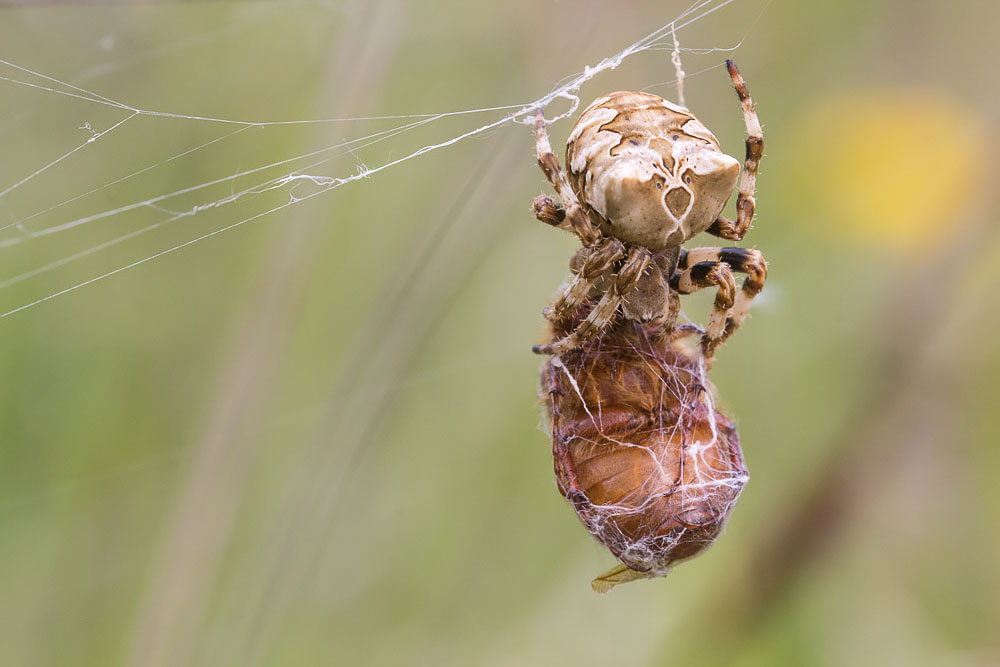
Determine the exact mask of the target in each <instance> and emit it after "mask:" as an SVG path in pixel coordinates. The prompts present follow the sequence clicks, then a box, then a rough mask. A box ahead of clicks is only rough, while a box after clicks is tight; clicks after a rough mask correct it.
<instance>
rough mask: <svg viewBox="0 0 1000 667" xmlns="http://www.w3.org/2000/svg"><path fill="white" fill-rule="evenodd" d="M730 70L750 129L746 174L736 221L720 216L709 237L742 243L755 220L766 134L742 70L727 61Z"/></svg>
mask: <svg viewBox="0 0 1000 667" xmlns="http://www.w3.org/2000/svg"><path fill="white" fill-rule="evenodd" d="M726 67H727V68H729V76H731V77H732V79H733V87H735V88H736V94H737V95H738V96H739V98H740V106H741V107H742V108H743V121H744V123H746V126H747V138H746V149H747V150H746V161H745V162H744V163H743V171H742V173H741V174H740V184H739V190H738V194H737V196H736V220H735V221H734V220H728V219H726V218H723V217H721V216H720V217H719V218H718V219H717V220H716V221H715V222H714V223H712V226H711V227H709V228H708V230H707V231H708V233H709V234H714V235H715V236H719V237H722V238H724V239H727V240H729V241H740V240H742V239H743V237H744V236H746V233H747V232H748V231H750V223H751V222H752V221H753V215H754V210H755V208H756V202H755V200H754V191H755V190H756V188H757V170H758V169H759V168H760V159H761V157H763V155H764V131H763V130H762V129H761V127H760V119H758V118H757V110H756V109H755V108H754V105H753V101H752V100H751V99H750V93H749V92H748V91H747V84H746V83H745V82H744V81H743V77H742V76H740V71H739V70H738V69H736V65H734V64H733V61H732V60H727V61H726Z"/></svg>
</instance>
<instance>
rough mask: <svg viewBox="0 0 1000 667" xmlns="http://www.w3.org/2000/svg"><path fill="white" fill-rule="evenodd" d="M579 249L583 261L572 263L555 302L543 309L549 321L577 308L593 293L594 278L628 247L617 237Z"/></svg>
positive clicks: (609, 268) (616, 259)
mask: <svg viewBox="0 0 1000 667" xmlns="http://www.w3.org/2000/svg"><path fill="white" fill-rule="evenodd" d="M580 253H585V259H584V260H583V263H582V264H580V265H579V266H576V267H574V266H573V263H571V264H570V266H571V268H572V270H573V275H572V277H570V279H569V280H567V281H566V282H565V283H564V284H563V286H562V287H561V288H560V289H559V292H558V293H557V294H556V297H555V299H554V300H553V301H552V303H551V304H550V305H548V306H546V307H545V308H544V309H543V310H542V315H544V316H545V319H547V320H549V321H550V322H554V321H556V320H560V319H562V318H564V317H566V316H567V315H570V314H571V313H572V312H573V311H574V310H576V308H577V307H578V306H579V305H580V304H581V303H583V302H584V300H585V299H586V298H587V296H588V295H589V294H590V290H591V289H592V288H593V286H594V281H595V280H597V279H598V278H600V277H601V276H602V275H604V274H605V273H607V272H608V271H610V270H611V267H612V266H613V265H614V263H615V262H617V261H618V260H620V259H621V258H622V257H624V256H625V247H624V246H623V245H622V243H621V241H619V240H618V239H614V238H606V239H604V240H603V241H601V242H600V243H599V244H598V245H596V246H594V247H593V248H584V249H582V250H581V251H580ZM578 256H579V253H578ZM574 259H575V258H574Z"/></svg>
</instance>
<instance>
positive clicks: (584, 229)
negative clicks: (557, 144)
mask: <svg viewBox="0 0 1000 667" xmlns="http://www.w3.org/2000/svg"><path fill="white" fill-rule="evenodd" d="M535 151H536V153H537V155H538V166H539V167H541V168H542V171H543V172H544V173H545V177H546V178H547V179H549V183H551V184H552V186H553V187H554V188H555V189H556V194H558V195H559V199H560V200H561V201H562V207H563V209H564V211H563V213H562V215H563V217H564V219H565V221H566V222H567V223H568V227H569V229H571V230H572V231H573V232H574V233H576V235H577V236H579V237H580V241H581V242H582V243H583V245H585V246H592V245H596V244H597V243H598V242H599V241H600V240H601V232H600V231H599V230H598V229H597V228H596V227H594V225H592V224H591V222H590V217H589V216H588V215H587V212H586V211H585V210H583V207H582V206H580V203H579V202H578V201H577V197H576V193H575V192H574V191H573V186H571V185H570V184H569V181H568V180H567V179H566V175H565V174H564V173H563V171H562V168H560V166H559V159H558V158H557V157H556V155H555V153H553V152H552V146H551V144H550V143H549V135H548V133H547V132H546V131H545V116H544V115H543V114H542V110H541V109H539V110H538V111H537V112H536V113H535ZM540 205H542V206H543V207H544V206H545V202H544V200H543V201H542V202H541V203H540V202H539V199H537V198H536V199H535V203H534V208H535V216H536V217H538V219H539V220H542V221H543V222H548V224H552V223H551V222H549V221H548V220H547V219H545V218H543V217H542V216H541V215H539V206H540ZM556 208H558V207H556ZM556 226H560V227H561V226H562V224H561V223H557V225H556Z"/></svg>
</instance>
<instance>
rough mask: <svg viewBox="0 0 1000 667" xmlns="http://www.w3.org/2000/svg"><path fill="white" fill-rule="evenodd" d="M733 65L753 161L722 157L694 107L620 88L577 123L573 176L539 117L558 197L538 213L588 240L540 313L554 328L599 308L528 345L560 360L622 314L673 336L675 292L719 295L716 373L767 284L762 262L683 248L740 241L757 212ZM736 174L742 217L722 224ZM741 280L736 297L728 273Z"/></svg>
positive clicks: (709, 342) (750, 118) (745, 105)
mask: <svg viewBox="0 0 1000 667" xmlns="http://www.w3.org/2000/svg"><path fill="white" fill-rule="evenodd" d="M726 67H727V68H728V70H729V75H730V77H731V78H732V80H733V86H734V87H735V88H736V93H737V95H738V96H739V99H740V105H741V106H742V109H743V119H744V122H745V123H746V128H747V138H746V160H745V162H744V166H743V171H742V177H740V166H739V161H738V160H736V159H735V158H733V157H730V156H729V155H726V154H725V153H723V152H722V149H721V147H720V145H719V141H718V140H717V139H716V138H715V136H714V135H713V134H712V133H711V132H709V130H708V129H707V128H706V127H705V126H704V125H702V123H701V122H700V121H698V119H697V118H695V116H694V115H693V114H692V113H691V112H690V111H688V109H687V108H685V107H683V106H679V105H676V104H673V103H671V102H668V101H667V100H665V99H663V98H661V97H658V96H657V95H651V94H648V93H635V92H615V93H611V94H609V95H606V96H604V97H601V98H599V99H597V100H595V101H594V102H593V103H592V104H591V105H590V106H589V107H587V109H586V110H584V112H583V113H582V114H581V115H580V118H579V120H577V123H576V125H575V126H574V128H573V131H572V132H571V133H570V136H569V140H568V141H567V145H566V164H567V166H568V168H569V176H568V178H567V175H566V174H564V173H563V171H562V169H561V167H560V166H559V160H558V158H556V156H555V155H554V154H553V153H552V148H551V145H550V143H549V138H548V134H547V132H546V129H545V126H546V121H545V116H544V115H543V114H542V111H541V109H539V110H538V111H537V112H536V117H535V143H536V150H537V154H538V164H539V166H540V167H541V168H542V171H543V172H544V173H545V176H546V177H547V178H548V180H549V182H550V183H551V184H552V185H553V187H554V188H555V190H556V193H557V194H558V197H559V201H558V202H557V201H556V200H554V199H553V198H552V197H548V196H546V195H540V196H538V197H536V198H535V200H534V203H533V209H534V214H535V217H537V218H538V219H539V220H541V221H542V222H544V223H546V224H549V225H552V226H555V227H559V228H561V229H565V230H567V231H570V232H573V233H575V234H576V235H577V236H578V237H579V239H580V241H581V242H582V244H583V248H581V249H580V250H579V251H577V253H576V254H575V255H574V256H573V258H572V259H571V260H570V271H571V276H570V278H569V279H568V280H567V281H566V282H565V283H564V284H563V285H562V287H561V288H560V289H559V291H558V292H557V294H556V296H555V298H554V300H553V301H552V303H551V304H550V305H549V306H547V307H546V308H545V309H544V310H543V314H544V316H545V317H546V319H548V320H549V321H550V322H553V323H555V322H559V321H564V320H566V319H567V318H569V317H571V316H572V314H573V313H574V312H576V311H577V309H578V308H579V307H580V306H581V305H582V304H584V303H585V302H590V301H596V305H594V307H593V308H592V309H591V310H590V312H589V314H588V315H587V317H586V318H584V319H583V320H582V321H580V322H579V324H578V325H577V326H576V327H575V328H574V329H573V330H572V331H570V332H569V333H567V334H566V335H564V336H563V337H562V338H560V339H558V340H555V341H553V342H551V343H548V344H544V345H536V346H534V347H533V348H532V349H533V351H534V352H535V353H537V354H550V355H561V354H563V353H566V352H569V351H570V350H573V349H575V348H578V347H580V346H581V345H582V344H583V343H585V342H586V341H588V340H590V339H591V338H593V337H595V336H597V335H598V334H600V333H602V332H604V331H605V330H606V329H607V328H608V327H609V326H610V325H611V324H612V322H613V321H614V320H615V317H616V315H617V314H618V313H621V315H622V316H623V317H624V318H625V319H626V320H633V321H637V322H640V323H648V322H653V323H659V324H660V326H662V327H663V328H664V329H665V330H666V331H671V330H673V329H674V327H675V324H676V321H677V316H678V313H679V311H680V297H679V296H678V295H679V294H691V293H692V292H695V291H697V290H700V289H703V288H706V287H712V286H714V287H716V288H718V292H717V293H716V297H715V302H714V306H713V309H712V313H711V315H710V316H709V321H708V325H707V326H706V327H705V329H704V332H703V333H702V337H701V350H702V354H703V356H704V359H705V362H706V364H707V365H710V364H711V362H712V359H713V357H714V354H715V350H716V348H717V347H718V346H719V345H720V344H721V343H723V342H724V341H725V340H726V339H728V338H729V336H731V335H732V333H733V332H734V331H735V330H736V329H737V328H739V326H740V325H741V324H742V323H743V320H744V319H746V316H747V313H748V311H749V309H750V303H751V301H753V299H754V297H755V296H757V294H759V293H760V291H761V289H763V287H764V279H765V278H766V276H767V264H766V262H765V261H764V258H763V256H762V255H761V253H760V252H758V251H757V250H753V249H747V248H718V247H714V248H694V249H691V250H684V249H682V248H681V245H682V244H683V243H685V242H686V241H688V240H689V239H691V238H692V237H694V236H696V235H697V234H699V233H701V232H708V233H709V234H713V235H715V236H719V237H721V238H724V239H727V240H731V241H740V240H742V239H743V237H744V235H745V234H746V233H747V231H748V230H749V229H750V223H751V221H752V220H753V216H754V205H755V204H754V188H755V185H756V179H757V169H758V166H759V164H760V159H761V156H762V154H763V149H764V138H763V134H762V130H761V126H760V121H759V120H758V119H757V114H756V111H755V110H754V105H753V102H752V101H751V100H750V94H749V93H748V92H747V87H746V84H745V83H744V81H743V77H742V76H740V73H739V70H737V68H736V65H735V64H733V62H732V61H731V60H727V61H726ZM738 178H739V189H738V195H737V199H736V219H735V220H729V219H726V218H724V217H721V215H720V214H721V213H722V209H723V207H724V206H725V205H726V202H727V201H728V200H729V198H730V196H731V195H732V192H733V189H734V188H735V187H736V182H737V179H738ZM734 271H736V272H739V273H745V274H746V276H747V277H746V279H745V280H744V281H743V285H742V287H741V288H740V290H739V292H737V289H736V282H735V279H734V278H733V272H734Z"/></svg>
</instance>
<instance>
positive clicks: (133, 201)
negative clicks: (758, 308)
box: [0, 0, 735, 319]
mask: <svg viewBox="0 0 1000 667" xmlns="http://www.w3.org/2000/svg"><path fill="white" fill-rule="evenodd" d="M731 2H733V0H699V1H698V2H696V3H695V4H693V5H692V6H691V7H689V8H688V9H687V10H685V11H684V12H683V13H681V14H680V15H679V16H678V17H677V18H675V19H674V20H673V21H671V22H670V23H668V24H666V25H664V26H662V27H660V28H658V29H657V30H655V31H653V32H651V33H650V34H648V35H646V36H645V37H643V38H642V39H639V40H638V41H636V42H634V43H633V44H630V45H628V46H627V47H626V48H624V49H622V50H621V51H619V52H618V53H616V54H614V55H612V56H609V57H607V58H605V59H603V60H601V61H600V62H598V63H597V64H596V65H593V66H589V67H586V68H585V69H584V70H583V71H582V72H580V73H578V74H576V75H574V76H572V77H569V78H568V79H567V80H566V81H565V83H562V84H561V85H559V86H557V87H556V88H554V89H553V90H551V91H550V92H549V93H547V94H545V95H543V96H541V97H539V98H538V99H535V100H531V101H528V102H521V103H516V104H509V105H503V106H493V107H488V108H477V109H466V110H458V111H446V112H442V113H435V114H404V115H386V116H377V117H359V118H324V119H308V120H285V121H256V120H243V119H232V118H219V117H210V116H200V115H191V114H178V113H170V112H167V111H162V110H156V109H147V108H143V107H140V106H138V105H135V104H130V103H128V102H127V101H124V100H120V99H116V98H113V97H109V96H106V95H103V94H100V93H98V92H95V91H94V90H90V89H89V88H87V87H84V86H83V85H76V84H74V83H70V82H68V81H65V80H61V79H59V78H56V77H53V76H49V75H47V74H45V73H43V72H40V71H37V70H36V69H32V68H28V67H25V66H23V65H22V64H19V63H17V62H14V61H13V60H9V59H4V58H0V86H3V87H7V88H8V89H11V90H16V91H19V92H23V93H26V94H30V95H33V96H37V97H38V99H34V100H33V101H32V103H33V104H38V103H40V102H42V101H43V100H47V99H56V100H57V101H59V102H60V103H62V104H66V105H68V104H73V105H77V106H79V107H80V109H81V112H80V125H79V128H78V130H77V131H79V132H81V133H83V134H84V135H85V138H84V140H83V141H79V140H75V141H74V142H73V143H72V144H70V145H68V146H63V147H61V148H57V149H56V151H55V152H54V153H52V154H50V155H48V156H46V157H41V158H40V159H39V164H36V165H32V166H31V167H30V168H28V169H26V170H25V173H23V174H21V175H18V176H15V177H14V178H13V179H12V180H10V181H9V182H6V183H0V214H5V215H6V219H0V266H5V267H8V273H7V274H6V275H4V274H0V291H2V290H5V289H7V288H10V287H12V286H14V285H17V284H20V283H24V282H26V281H29V280H32V279H35V278H39V277H40V276H43V275H45V274H49V273H50V272H53V271H54V270H55V269H58V268H60V267H64V266H67V265H70V264H77V263H81V260H84V258H88V257H91V256H98V255H100V254H101V253H102V251H106V250H108V249H109V248H111V247H113V246H118V245H119V244H123V243H124V242H126V241H129V240H131V239H135V238H136V237H139V236H142V235H148V234H149V233H150V232H153V231H154V230H162V229H164V228H166V227H173V226H174V225H175V224H176V223H179V222H181V221H184V220H188V219H192V218H196V217H197V218H204V217H209V223H210V224H206V225H203V226H199V227H197V228H196V229H197V231H196V232H195V233H194V234H193V235H190V234H189V237H186V238H184V240H181V241H180V242H175V241H172V242H171V244H170V245H168V246H166V247H163V248H162V249H158V250H156V251H154V252H151V253H149V254H144V255H143V256H141V257H139V258H138V259H135V260H134V261H129V262H127V263H123V264H121V265H114V266H113V268H110V269H108V268H107V264H105V265H103V267H102V268H100V269H99V270H98V271H96V272H95V273H93V274H90V275H89V277H86V278H84V279H78V278H73V280H72V281H71V282H69V283H68V284H65V285H64V286H61V287H56V288H52V287H51V286H46V287H45V288H43V289H44V290H45V291H43V292H41V294H40V295H38V294H35V295H34V296H32V297H31V298H30V300H27V301H23V302H18V301H15V302H13V303H9V304H4V305H3V306H0V319H3V318H5V317H8V316H10V315H13V314H15V313H18V312H21V311H23V310H26V309H28V308H32V307H34V306H36V305H38V304H41V303H44V302H47V301H49V300H51V299H54V298H56V297H59V296H62V295H65V294H67V293H70V292H73V291H75V290H78V289H79V288H81V287H84V286H87V285H90V284H93V283H96V282H98V281H101V280H103V279H105V278H108V277H111V276H114V275H116V274H119V273H122V272H124V271H128V270H130V269H133V268H136V267H139V266H141V265H143V264H146V263H148V262H151V261H152V260H154V259H157V258H160V257H163V256H165V255H168V254H170V253H173V252H175V251H177V250H180V249H182V248H186V247H188V246H191V245H193V244H196V243H199V242H201V241H204V240H206V239H208V238H210V237H214V236H217V235H219V234H222V233H223V232H227V231H230V230H233V229H235V228H237V227H240V226H242V225H244V224H246V223H248V222H252V221H255V220H258V219H260V218H262V217H264V216H267V215H269V214H272V213H276V212H277V211H280V210H282V209H284V208H286V207H289V206H292V205H295V204H298V203H300V202H302V201H305V200H309V199H312V198H313V197H317V196H319V195H321V194H325V193H328V192H330V191H331V190H335V189H337V188H340V187H342V186H344V185H347V184H349V183H353V182H355V181H359V180H362V179H367V178H371V177H372V176H374V175H376V174H379V173H380V172H382V171H385V170H388V169H390V168H392V167H395V166H398V165H400V164H402V163H404V162H407V161H409V160H412V159H415V158H418V157H421V156H424V155H426V154H428V153H430V152H432V151H436V150H438V149H442V148H446V147H449V146H452V145H455V144H458V143H459V142H462V141H465V140H467V139H469V138H471V137H474V136H477V135H483V134H485V133H488V132H490V131H493V130H496V129H497V128H500V127H502V126H506V125H513V124H519V123H525V124H530V123H531V122H532V121H531V117H532V113H533V112H534V110H535V109H537V108H539V107H541V108H543V109H544V108H546V107H548V106H549V105H551V104H553V103H554V102H557V101H562V102H563V103H568V105H569V109H568V110H565V111H563V112H562V113H560V114H558V115H556V116H555V117H554V118H553V119H552V120H553V121H555V120H559V119H561V118H565V117H568V116H570V115H572V114H573V113H574V112H575V111H576V109H577V106H578V102H579V100H578V99H577V97H576V93H577V92H578V91H579V90H580V88H581V87H582V86H583V85H584V84H585V83H586V82H588V81H590V80H591V79H593V78H594V77H596V76H597V75H598V74H600V73H602V72H606V71H608V70H612V69H615V68H616V67H618V66H619V65H620V64H621V63H622V62H623V61H624V60H625V59H626V58H629V57H630V56H632V55H635V54H637V53H640V52H643V51H648V50H669V51H674V52H675V54H676V38H677V33H678V31H680V30H681V29H683V28H685V27H686V26H689V25H691V24H692V23H694V22H696V21H699V20H701V19H703V18H705V17H706V16H708V15H710V14H712V13H714V12H716V11H718V10H719V9H721V8H723V7H725V6H726V5H728V4H730V3H731ZM733 48H735V47H733ZM697 73H698V72H695V74H697ZM489 114H494V115H495V118H494V119H493V120H490V121H488V122H485V123H483V124H480V125H479V126H477V127H474V128H473V129H470V130H468V131H464V132H460V133H457V134H446V135H444V136H441V135H440V134H439V135H435V136H436V137H437V138H436V139H435V140H433V141H431V142H430V143H424V144H422V145H419V144H418V147H416V148H414V149H405V150H403V151H400V150H399V145H398V144H396V142H397V141H399V140H400V137H402V136H403V135H411V136H422V135H419V134H417V131H418V130H420V132H429V131H432V130H433V129H434V128H437V127H440V126H442V121H445V120H446V119H452V118H455V117H460V116H462V117H464V116H468V117H477V116H480V117H481V116H485V115H489ZM496 114H499V115H496ZM8 120H9V119H8ZM149 122H152V123H153V126H155V127H156V131H157V133H160V132H161V131H164V130H166V129H167V128H168V127H170V126H175V125H172V124H175V123H181V124H196V125H198V126H199V128H201V129H202V130H204V133H203V134H204V137H203V138H202V140H200V141H199V142H198V143H196V144H195V145H190V146H184V147H183V149H182V150H179V151H177V152H174V153H172V154H167V156H166V157H164V158H162V159H157V160H156V161H155V162H154V163H152V164H148V163H147V164H142V163H140V164H138V165H134V164H133V165H130V164H129V162H128V160H127V159H123V157H124V156H125V155H126V154H129V153H130V152H131V151H129V150H127V149H128V148H130V147H131V145H132V144H133V143H134V142H135V141H137V139H136V138H135V137H136V136H137V135H138V136H139V137H146V136H148V133H149V130H147V129H146V128H147V127H149V125H147V124H146V123H149ZM347 122H351V123H380V124H382V125H385V127H384V129H380V130H378V131H374V132H370V133H367V134H364V135H363V136H356V137H353V138H349V139H346V140H343V141H339V142H337V143H335V144H332V145H325V146H320V147H317V148H314V149H313V150H309V151H307V152H303V153H299V154H293V155H289V156H288V157H284V158H282V159H280V160H272V161H261V160H260V158H259V157H257V155H258V154H259V152H258V151H255V150H254V149H255V147H256V146H255V141H259V139H257V137H259V136H260V134H259V131H261V130H268V131H272V132H275V131H281V130H282V129H287V130H294V129H295V128H296V127H299V126H302V125H305V124H312V125H318V124H334V123H347ZM353 126H354V125H352V127H353ZM117 140H120V141H121V142H122V144H119V145H115V144H114V141H117ZM386 142H390V143H389V144H387V145H389V146H390V148H389V149H388V150H386V151H385V152H384V153H382V154H381V158H380V161H379V162H378V163H376V164H374V165H371V166H369V165H368V164H365V163H364V162H361V161H360V159H355V162H354V165H355V170H354V171H353V172H348V173H336V170H338V169H340V168H341V167H339V166H336V164H335V160H336V159H337V158H343V157H344V156H347V157H348V158H350V157H352V156H353V157H355V158H356V156H357V155H358V154H359V151H362V150H363V149H367V148H369V147H372V146H376V145H379V144H386ZM51 143H55V142H49V143H46V148H47V149H48V147H49V145H50V144H51ZM223 145H225V146H233V145H237V146H238V147H237V148H236V149H235V150H236V151H237V152H238V153H239V155H240V156H241V157H242V156H245V158H243V159H246V160H247V161H248V164H247V166H242V167H240V168H238V169H236V170H233V169H231V168H230V170H229V171H228V172H227V173H219V174H216V175H215V176H214V177H211V178H207V179H205V180H201V181H195V182H193V183H191V184H190V185H186V186H184V187H181V188H178V189H174V190H170V191H166V192H163V191H156V192H152V193H151V192H149V191H148V182H147V181H146V179H147V178H148V177H149V175H150V174H151V173H154V172H156V170H158V169H160V168H163V167H165V166H166V165H174V166H176V165H177V164H181V163H183V164H188V163H191V164H197V165H198V167H199V169H193V170H192V172H193V173H194V174H197V175H199V178H200V177H201V173H202V171H203V170H204V168H205V165H208V166H209V167H210V168H212V170H213V171H214V170H216V169H217V168H218V167H219V166H220V165H218V164H215V163H213V162H212V160H213V153H212V151H214V150H218V149H219V148H220V146H223ZM104 146H109V149H108V150H111V149H112V148H116V149H118V153H116V156H118V155H120V156H122V157H116V162H115V165H116V167H120V169H119V170H118V171H119V175H117V176H116V177H114V178H112V179H111V180H108V181H105V182H102V181H99V180H98V181H95V182H91V183H85V184H83V185H82V186H81V185H79V184H78V183H77V181H78V180H81V178H80V177H81V175H85V174H87V173H88V169H87V165H88V163H89V161H91V160H93V161H96V160H98V159H99V154H100V152H101V150H102V147H104ZM175 150H176V149H175ZM401 153H402V154H401ZM34 154H36V155H45V151H44V150H42V149H39V150H38V151H36V152H34ZM394 154H395V155H397V156H398V157H393V155H394ZM227 160H229V161H230V162H231V161H232V157H231V156H230V157H228V158H227ZM69 165H72V166H73V177H72V179H67V177H66V176H65V169H66V168H67V167H68V166H69ZM94 171H95V172H96V170H94ZM60 179H65V182H66V183H69V185H64V186H63V187H64V188H66V187H68V188H71V189H72V190H71V193H70V194H66V195H62V196H60V195H59V194H58V190H57V189H55V188H52V187H50V186H51V182H52V181H53V180H56V181H60ZM60 182H63V181H60ZM53 192H56V193H57V194H56V195H55V196H53V194H52V193H53ZM108 201H114V202H115V205H113V206H112V207H110V208H101V205H102V204H105V203H106V202H108ZM220 211H223V212H224V213H223V214H221V217H220V214H219V212H220ZM213 215H214V217H212V216H213ZM219 220H221V222H218V221H219ZM99 222H104V223H107V222H115V223H116V224H115V226H114V228H113V229H111V231H108V227H107V226H104V227H103V231H101V232H99V233H96V234H85V233H81V230H85V229H90V228H92V227H95V226H96V224H95V223H99ZM56 238H67V239H68V240H67V242H66V243H61V244H57V245H56V246H55V247H56V248H58V249H57V251H56V254H55V256H54V257H51V258H48V259H46V260H44V261H42V262H36V263H33V264H27V265H26V264H25V261H24V259H23V257H24V255H23V254H22V253H21V251H22V250H23V249H25V247H26V245H27V244H39V243H42V242H43V239H56ZM48 247H52V246H48ZM99 266H100V265H99ZM10 271H13V272H10ZM47 285H48V283H47ZM36 297H37V298H36ZM15 298H23V297H15Z"/></svg>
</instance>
